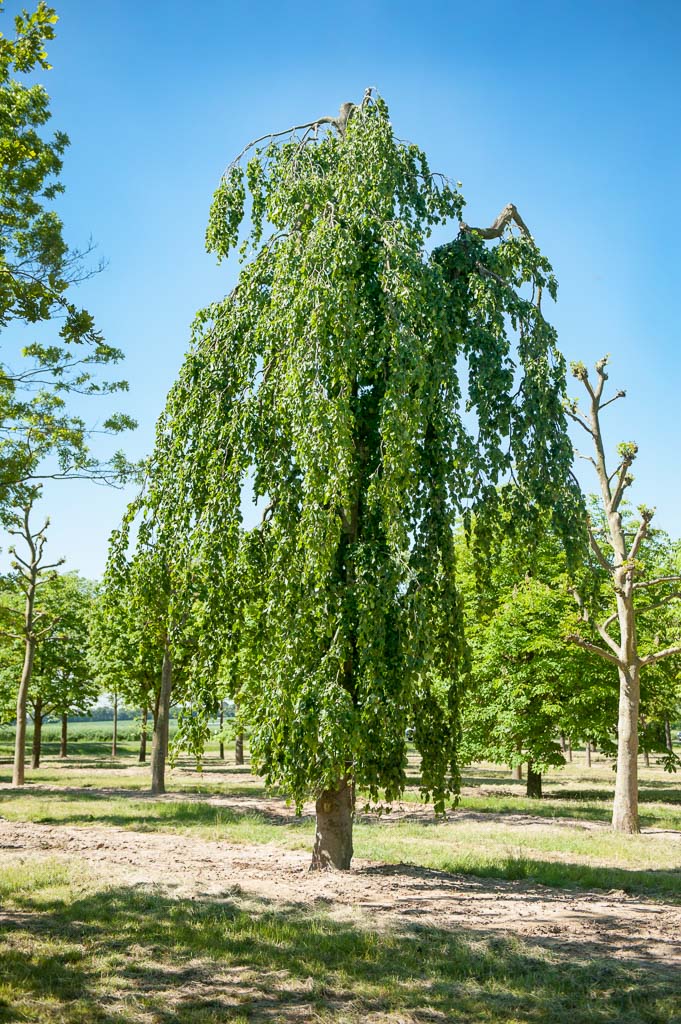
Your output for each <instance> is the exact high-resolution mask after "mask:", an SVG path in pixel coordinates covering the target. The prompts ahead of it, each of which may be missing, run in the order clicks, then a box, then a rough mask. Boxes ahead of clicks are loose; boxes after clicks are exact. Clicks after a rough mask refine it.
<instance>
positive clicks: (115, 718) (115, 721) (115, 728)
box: [111, 693, 118, 757]
mask: <svg viewBox="0 0 681 1024" xmlns="http://www.w3.org/2000/svg"><path fill="white" fill-rule="evenodd" d="M113 713H114V716H113V737H112V740H111V756H112V757H117V756H118V694H117V693H115V694H114V706H113Z"/></svg>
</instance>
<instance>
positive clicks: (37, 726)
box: [31, 697, 43, 768]
mask: <svg viewBox="0 0 681 1024" xmlns="http://www.w3.org/2000/svg"><path fill="white" fill-rule="evenodd" d="M42 731H43V701H42V698H41V697H38V699H37V700H36V702H35V707H34V709H33V757H32V759H31V768H40V747H41V740H42Z"/></svg>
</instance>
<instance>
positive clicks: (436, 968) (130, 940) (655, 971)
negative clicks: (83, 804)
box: [0, 887, 678, 1024]
mask: <svg viewBox="0 0 681 1024" xmlns="http://www.w3.org/2000/svg"><path fill="white" fill-rule="evenodd" d="M74 895H75V894H74ZM17 903H18V904H19V906H20V907H21V909H22V910H23V911H26V910H35V911H36V912H35V913H31V914H28V915H27V914H26V913H22V914H20V915H17V918H16V920H13V919H12V917H11V915H10V916H9V917H8V918H6V919H5V944H4V948H2V950H1V951H0V977H1V978H2V983H3V989H2V991H3V993H4V998H5V1000H6V1002H5V1004H4V1005H3V1004H2V1003H0V1021H3V1022H5V1021H6V1022H9V1021H19V1020H22V1021H38V1020H41V1021H45V1022H46V1024H49V1022H55V1024H56V1022H59V1024H77V1022H78V1024H81V1022H83V1021H88V1022H89V1021H92V1022H94V1024H109V1022H113V1021H114V1020H115V1021H118V1022H119V1024H132V1022H137V1021H139V1020H141V1019H145V1020H153V1021H154V1022H158V1024H170V1022H173V1024H204V1022H205V1024H207V1022H209V1021H210V1022H217V1021H221V1022H222V1021H236V1020H239V1021H241V1020H243V1021H246V1020H248V1021H253V1022H255V1021H262V1022H270V1021H271V1022H275V1021H279V1022H288V1021H290V1022H294V1021H295V1022H300V1021H306V1020H311V1019H318V1015H322V1019H323V1020H325V1021H326V1020H329V1021H337V1022H338V1024H341V1022H344V1024H348V1022H359V1021H366V1020H367V1019H371V1018H372V1016H373V1015H376V1017H377V1018H378V1017H379V1016H380V1019H381V1020H382V1021H395V1022H396V1021H398V1020H403V1019H404V1018H405V1016H406V1018H407V1019H408V1020H409V1021H423V1022H425V1021H428V1020H431V1021H432V1020H447V1021H452V1022H461V1024H462V1022H464V1021H466V1022H467V1024H493V1022H498V1024H501V1022H505V1021H507V1020H511V1019H512V1020H517V1021H523V1022H525V1021H527V1022H551V1024H561V1022H568V1021H569V1022H570V1024H615V1022H623V1021H626V1022H627V1024H637V1022H644V1021H645V1022H646V1024H669V1021H670V1020H672V1019H673V1007H674V1000H675V998H676V996H677V994H678V989H677V987H676V982H675V979H674V978H673V976H672V975H671V973H667V972H666V971H665V970H664V969H663V968H662V967H659V966H658V965H650V964H648V965H629V964H625V963H623V962H618V961H616V960H614V959H609V958H604V957H600V958H594V957H593V956H592V955H591V954H587V953H586V951H585V950H584V949H582V948H580V945H579V943H573V944H571V946H570V947H569V948H567V947H566V948H565V949H564V950H562V951H558V950H553V951H551V952H547V951H545V950H542V949H539V948H537V947H531V946H528V945H527V944H525V943H523V942H521V941H519V940H516V939H514V938H498V937H494V936H491V935H490V934H486V933H484V932H482V931H474V930H465V929H457V930H456V931H452V930H448V929H444V928H432V927H428V926H423V925H409V924H406V925H403V926H401V927H399V928H394V929H393V928H387V929H386V928H384V929H382V930H381V931H380V932H379V931H375V930H372V929H371V928H364V927H359V926H358V925H356V924H355V923H354V922H348V921H338V920H335V919H333V918H332V917H330V916H329V915H328V913H325V912H321V913H320V912H319V911H313V910H309V909H303V908H301V907H299V906H297V905H290V906H289V905H281V904H273V903H270V902H267V901H264V900H255V899H248V900H240V899H238V898H234V899H229V900H226V901H220V902H216V901H209V900H173V899H170V898H168V897H166V896H164V895H161V894H159V893H156V892H153V891H152V892H149V891H143V890H139V889H134V888H127V887H115V888H110V889H107V890H103V891H99V892H96V893H92V894H87V895H84V896H83V895H80V896H76V898H74V899H73V900H69V899H66V898H63V897H62V896H53V895H52V896H51V895H50V892H49V890H46V891H44V892H42V893H39V894H38V895H37V897H36V893H35V892H34V893H31V894H30V895H26V894H24V895H20V896H19V897H17ZM22 948H27V949H29V950H30V955H28V956H26V955H24V956H23V957H21V956H17V950H20V949H22Z"/></svg>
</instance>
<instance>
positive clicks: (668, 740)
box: [664, 716, 674, 754]
mask: <svg viewBox="0 0 681 1024" xmlns="http://www.w3.org/2000/svg"><path fill="white" fill-rule="evenodd" d="M664 745H665V747H666V748H667V750H668V751H669V753H670V754H671V753H673V751H674V744H673V743H672V727H671V724H670V722H669V719H668V718H667V717H666V716H665V720H664Z"/></svg>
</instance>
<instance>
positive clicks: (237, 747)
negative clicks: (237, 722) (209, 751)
mask: <svg viewBox="0 0 681 1024" xmlns="http://www.w3.org/2000/svg"><path fill="white" fill-rule="evenodd" d="M234 763H235V764H243V763H244V734H243V733H242V732H239V733H237V737H236V743H235V744H234Z"/></svg>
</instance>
